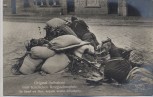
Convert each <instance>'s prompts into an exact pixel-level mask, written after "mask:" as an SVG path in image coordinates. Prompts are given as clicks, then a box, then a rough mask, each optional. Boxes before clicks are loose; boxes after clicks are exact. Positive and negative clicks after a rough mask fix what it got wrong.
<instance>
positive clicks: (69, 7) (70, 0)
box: [67, 0, 75, 14]
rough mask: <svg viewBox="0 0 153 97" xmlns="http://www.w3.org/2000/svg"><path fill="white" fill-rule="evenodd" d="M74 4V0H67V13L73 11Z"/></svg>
mask: <svg viewBox="0 0 153 97" xmlns="http://www.w3.org/2000/svg"><path fill="white" fill-rule="evenodd" d="M74 11H75V5H74V0H67V13H68V14H69V13H74Z"/></svg>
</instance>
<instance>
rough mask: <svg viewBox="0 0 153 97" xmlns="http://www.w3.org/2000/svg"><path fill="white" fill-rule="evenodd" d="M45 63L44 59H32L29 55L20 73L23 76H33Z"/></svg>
mask: <svg viewBox="0 0 153 97" xmlns="http://www.w3.org/2000/svg"><path fill="white" fill-rule="evenodd" d="M42 62H43V60H42V59H32V58H31V57H30V55H29V54H28V55H27V56H26V57H25V58H24V61H23V64H22V66H21V68H20V70H19V71H20V72H21V73H23V74H32V73H34V72H35V70H36V68H37V67H38V66H39V65H40V64H41V63H42Z"/></svg>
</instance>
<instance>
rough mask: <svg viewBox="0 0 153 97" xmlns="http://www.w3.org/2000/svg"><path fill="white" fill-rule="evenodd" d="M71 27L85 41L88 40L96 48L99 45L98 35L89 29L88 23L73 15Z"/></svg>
mask: <svg viewBox="0 0 153 97" xmlns="http://www.w3.org/2000/svg"><path fill="white" fill-rule="evenodd" d="M71 22H72V23H71V24H70V28H71V29H72V30H73V31H74V32H75V34H76V35H77V36H78V38H80V39H81V40H83V41H88V42H90V43H91V45H92V46H94V48H95V49H96V48H97V46H98V45H99V43H98V41H97V38H96V36H95V35H94V34H93V33H91V32H90V31H89V27H88V25H87V24H86V23H85V22H84V21H83V20H79V19H78V18H76V17H74V16H72V17H71Z"/></svg>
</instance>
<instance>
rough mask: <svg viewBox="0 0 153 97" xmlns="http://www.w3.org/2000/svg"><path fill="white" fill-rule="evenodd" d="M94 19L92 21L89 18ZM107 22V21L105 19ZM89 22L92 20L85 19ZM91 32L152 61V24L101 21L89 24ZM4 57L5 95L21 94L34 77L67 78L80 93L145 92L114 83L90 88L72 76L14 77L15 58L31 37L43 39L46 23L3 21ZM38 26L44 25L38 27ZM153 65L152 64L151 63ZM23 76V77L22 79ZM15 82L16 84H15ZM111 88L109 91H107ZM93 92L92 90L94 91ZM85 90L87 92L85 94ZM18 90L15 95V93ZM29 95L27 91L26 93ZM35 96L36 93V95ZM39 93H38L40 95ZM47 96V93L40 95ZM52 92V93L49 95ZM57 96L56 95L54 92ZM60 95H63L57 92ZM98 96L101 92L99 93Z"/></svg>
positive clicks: (23, 49)
mask: <svg viewBox="0 0 153 97" xmlns="http://www.w3.org/2000/svg"><path fill="white" fill-rule="evenodd" d="M90 21H92V20H90ZM105 21H107V20H105ZM85 22H87V23H88V22H89V21H87V20H86V21H85ZM88 25H89V28H90V30H91V32H93V33H94V34H95V35H96V37H97V39H98V41H99V42H101V41H103V40H105V39H107V37H109V38H111V39H112V41H113V42H114V44H115V45H116V46H118V47H121V48H132V49H137V50H140V51H141V52H143V53H142V54H143V55H144V58H145V61H146V62H147V63H148V64H153V61H152V60H153V27H150V26H133V25H131V26H130V25H128V26H118V25H117V26H115V25H114V26H111V25H102V24H100V23H93V22H92V23H91V22H89V23H88ZM3 27H4V28H3V30H4V31H3V47H4V51H3V56H4V58H3V59H4V60H3V61H4V62H3V63H4V64H3V66H4V95H5V94H9V95H20V94H19V93H18V90H19V89H20V88H21V86H22V85H27V84H32V83H33V81H35V80H40V81H42V80H53V81H55V80H59V79H60V80H64V81H69V80H72V82H70V84H73V83H76V84H79V85H80V87H79V89H80V90H82V91H83V92H82V93H80V94H79V95H96V94H99V95H114V96H115V95H127V96H128V95H143V93H134V92H132V91H129V90H126V89H122V88H117V87H114V86H113V85H105V84H104V85H103V86H98V88H96V89H95V88H94V87H88V86H85V85H82V84H84V82H83V81H82V80H81V81H79V79H76V80H74V79H73V77H72V78H60V76H61V75H57V76H56V75H53V76H52V75H48V76H40V75H39V74H36V75H35V76H33V75H32V76H31V75H28V76H29V78H27V77H28V76H26V77H25V76H17V77H16V76H14V75H12V74H11V72H10V67H11V65H12V64H14V62H15V61H14V60H12V59H14V58H16V57H21V56H22V55H23V54H24V52H25V48H24V42H25V41H26V40H30V39H32V38H41V37H44V36H45V30H43V28H44V27H45V23H31V22H9V21H4V22H3ZM38 27H41V29H40V30H39V29H38ZM152 66H153V65H152ZM19 79H20V80H19ZM81 82H83V83H81ZM14 84H17V86H15V85H14ZM108 90H109V91H108ZM91 91H93V92H91ZM84 92H85V93H84ZM14 93H15V94H14ZM26 95H27V94H26ZM34 95H35V94H34ZM37 95H38V94H37ZM40 95H45V94H40ZM46 95H49V94H46ZM55 95H56V94H55ZM58 95H61V94H58ZM63 95H69V96H70V95H75V94H73V93H72V94H71V93H70V94H63ZM96 96H98V95H96Z"/></svg>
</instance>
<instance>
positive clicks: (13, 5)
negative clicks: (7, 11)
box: [11, 0, 16, 14]
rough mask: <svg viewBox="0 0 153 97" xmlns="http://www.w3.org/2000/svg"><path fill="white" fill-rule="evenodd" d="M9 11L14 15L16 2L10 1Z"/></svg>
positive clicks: (14, 0)
mask: <svg viewBox="0 0 153 97" xmlns="http://www.w3.org/2000/svg"><path fill="white" fill-rule="evenodd" d="M11 11H12V14H16V0H11Z"/></svg>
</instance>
